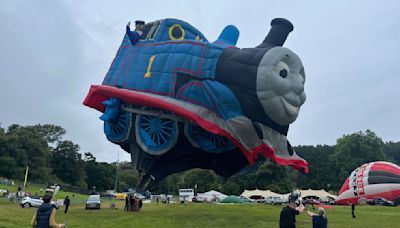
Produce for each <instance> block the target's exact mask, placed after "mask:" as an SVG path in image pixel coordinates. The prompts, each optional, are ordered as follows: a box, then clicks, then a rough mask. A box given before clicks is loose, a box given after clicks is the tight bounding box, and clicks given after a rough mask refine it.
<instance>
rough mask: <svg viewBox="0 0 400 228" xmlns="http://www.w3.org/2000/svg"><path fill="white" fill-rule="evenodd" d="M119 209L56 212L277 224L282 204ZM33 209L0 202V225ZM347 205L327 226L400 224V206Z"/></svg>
mask: <svg viewBox="0 0 400 228" xmlns="http://www.w3.org/2000/svg"><path fill="white" fill-rule="evenodd" d="M114 202H117V207H118V210H111V209H109V208H108V207H109V205H110V203H111V201H108V200H104V201H103V203H102V209H101V210H88V211H86V210H85V209H84V204H72V205H71V207H70V210H69V212H68V214H64V213H63V208H61V209H59V210H58V212H57V216H56V218H57V222H59V223H63V222H67V225H68V227H96V228H100V227H141V228H143V227H163V228H164V227H278V220H279V213H280V210H281V208H282V207H281V206H267V205H221V204H155V203H152V204H144V207H143V210H142V211H141V212H139V213H134V212H124V211H123V201H114ZM34 212H35V209H34V208H29V209H22V208H20V207H19V206H18V205H16V204H12V203H8V202H4V201H0V228H2V227H7V228H8V227H28V226H29V223H30V221H31V218H32V216H33V214H34ZM350 212H351V211H350V208H349V207H342V206H335V207H334V208H332V209H327V214H328V221H329V227H340V228H346V227H349V228H350V227H352V228H354V227H362V228H368V227H371V228H378V227H400V226H399V224H400V207H373V206H359V207H357V208H356V214H357V218H356V219H352V218H351V213H350ZM297 227H307V228H309V227H312V226H311V220H310V218H309V217H308V216H307V215H306V214H305V213H303V214H301V215H299V216H297Z"/></svg>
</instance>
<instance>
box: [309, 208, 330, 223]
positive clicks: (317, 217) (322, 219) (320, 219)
mask: <svg viewBox="0 0 400 228" xmlns="http://www.w3.org/2000/svg"><path fill="white" fill-rule="evenodd" d="M307 214H308V215H309V216H310V217H311V219H312V224H313V228H327V227H328V218H327V217H326V212H325V209H324V208H322V207H320V208H318V214H315V213H313V212H311V211H307Z"/></svg>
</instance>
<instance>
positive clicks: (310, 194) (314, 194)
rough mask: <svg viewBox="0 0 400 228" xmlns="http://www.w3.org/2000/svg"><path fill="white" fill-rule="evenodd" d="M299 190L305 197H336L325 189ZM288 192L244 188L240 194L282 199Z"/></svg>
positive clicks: (249, 196)
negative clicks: (280, 192)
mask: <svg viewBox="0 0 400 228" xmlns="http://www.w3.org/2000/svg"><path fill="white" fill-rule="evenodd" d="M300 192H301V197H302V198H307V197H318V198H320V199H322V198H326V197H330V198H332V199H336V197H337V196H335V195H332V194H330V193H329V192H327V191H325V190H324V189H321V190H312V189H307V190H300ZM289 195H290V193H286V194H279V193H276V192H273V191H270V190H259V189H255V190H244V191H243V193H242V194H241V196H244V197H246V198H251V197H254V196H262V197H263V198H267V197H268V196H278V197H282V198H284V199H287V198H288V197H289Z"/></svg>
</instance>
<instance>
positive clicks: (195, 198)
mask: <svg viewBox="0 0 400 228" xmlns="http://www.w3.org/2000/svg"><path fill="white" fill-rule="evenodd" d="M204 200H207V199H205V197H204V196H193V198H192V202H193V203H203V202H204Z"/></svg>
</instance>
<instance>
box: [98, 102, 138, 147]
mask: <svg viewBox="0 0 400 228" xmlns="http://www.w3.org/2000/svg"><path fill="white" fill-rule="evenodd" d="M103 104H104V105H105V106H106V109H105V111H104V114H103V115H102V116H101V117H100V119H101V120H103V121H104V128H103V130H104V133H105V135H106V137H107V139H108V140H109V141H111V142H113V143H118V144H120V143H124V142H126V141H127V140H128V139H129V134H130V129H131V127H132V113H130V112H126V111H124V110H122V109H121V107H122V103H121V101H120V100H118V99H115V98H111V99H108V100H106V101H104V102H103Z"/></svg>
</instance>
